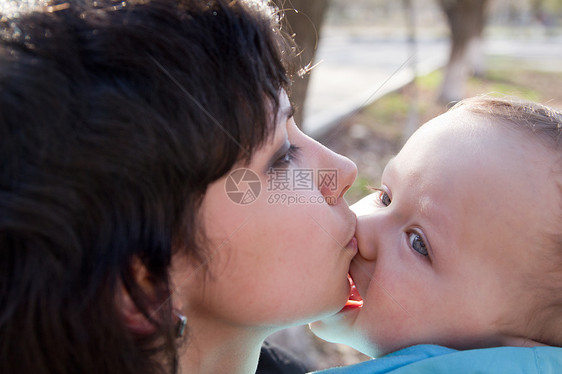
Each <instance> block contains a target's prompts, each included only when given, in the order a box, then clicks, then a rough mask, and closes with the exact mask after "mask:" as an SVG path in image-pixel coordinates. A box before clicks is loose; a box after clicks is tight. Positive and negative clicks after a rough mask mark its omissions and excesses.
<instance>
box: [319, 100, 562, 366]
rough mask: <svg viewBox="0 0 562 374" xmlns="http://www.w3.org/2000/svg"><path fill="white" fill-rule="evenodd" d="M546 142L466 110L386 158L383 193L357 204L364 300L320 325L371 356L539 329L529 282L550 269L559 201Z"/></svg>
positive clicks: (330, 336)
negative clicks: (532, 320) (532, 325)
mask: <svg viewBox="0 0 562 374" xmlns="http://www.w3.org/2000/svg"><path fill="white" fill-rule="evenodd" d="M548 152H549V151H547V150H544V149H543V148H542V146H541V145H540V144H537V143H536V141H535V140H527V139H525V137H524V135H521V134H520V133H519V132H515V131H513V130H511V129H508V128H506V127H505V126H503V125H500V124H493V123H490V122H489V121H488V120H487V119H485V118H483V117H481V116H476V115H474V114H472V113H469V112H467V111H466V110H464V109H457V110H454V111H452V112H449V113H446V114H444V115H442V116H440V117H437V118H436V119H434V120H432V121H430V122H429V123H427V124H425V125H424V126H422V127H421V128H420V129H419V130H418V131H417V132H416V133H415V134H414V135H413V136H412V137H411V138H410V140H409V141H408V142H407V144H406V145H405V146H404V148H403V149H402V150H401V151H400V153H399V154H398V155H397V156H396V157H395V158H394V159H393V160H391V161H390V162H389V163H388V165H387V166H386V169H385V170H384V173H383V176H382V183H381V187H380V188H381V191H380V192H376V193H374V194H371V195H370V196H368V197H366V198H365V199H363V200H361V201H360V202H359V203H357V204H356V205H355V206H354V207H352V208H355V210H356V213H357V214H358V216H359V218H358V228H357V233H356V235H357V239H358V244H359V253H358V255H357V256H356V258H355V259H354V261H353V263H352V264H351V268H350V274H351V276H352V277H353V278H354V280H355V283H356V285H357V288H358V291H359V293H360V294H361V296H362V297H363V300H364V305H363V307H362V308H361V309H348V310H344V311H342V312H340V313H338V314H336V315H334V316H333V317H330V318H328V319H326V320H323V321H320V322H316V323H314V324H313V325H312V330H313V331H314V332H315V333H316V334H317V335H319V336H320V337H322V338H324V339H326V340H330V341H335V342H341V343H345V344H348V345H350V346H352V347H354V348H356V349H358V350H360V351H362V352H364V353H366V354H369V355H371V356H378V355H381V354H386V353H388V352H391V351H394V350H397V349H400V348H403V347H406V346H409V345H413V344H421V343H434V344H441V345H445V346H449V347H453V348H459V349H462V348H472V347H483V346H493V345H506V344H517V342H518V341H519V340H518V339H519V338H524V337H529V336H531V335H530V332H528V331H526V330H525V329H526V327H525V326H526V324H525V322H526V321H527V319H528V318H529V315H530V314H531V313H532V307H533V306H536V301H535V299H534V298H533V291H534V289H533V287H532V286H529V280H534V281H536V280H537V278H539V277H540V276H541V274H542V273H543V267H544V266H545V264H544V257H545V256H543V255H542V254H538V253H537V252H538V251H543V253H544V249H541V248H544V247H545V245H547V244H546V243H547V237H546V235H545V234H544V233H545V232H552V231H553V230H554V227H553V226H552V225H553V224H554V223H555V222H556V221H555V219H554V217H557V214H558V213H557V210H558V209H559V206H560V203H561V202H560V198H559V191H558V188H557V186H556V184H555V183H554V182H553V177H552V169H553V167H554V166H556V165H555V164H554V161H553V159H554V158H553V157H549V153H548ZM549 225H550V226H549ZM541 261H543V262H541ZM519 342H520V341H519Z"/></svg>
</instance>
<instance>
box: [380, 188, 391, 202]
mask: <svg viewBox="0 0 562 374" xmlns="http://www.w3.org/2000/svg"><path fill="white" fill-rule="evenodd" d="M379 199H380V200H381V203H382V205H384V206H389V205H390V203H391V202H392V201H391V200H390V196H388V194H387V193H386V192H385V191H382V190H381V192H380V196H379Z"/></svg>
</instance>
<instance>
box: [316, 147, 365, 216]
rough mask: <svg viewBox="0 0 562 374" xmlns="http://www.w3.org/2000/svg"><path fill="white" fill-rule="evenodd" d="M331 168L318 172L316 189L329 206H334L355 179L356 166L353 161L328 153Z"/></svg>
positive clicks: (327, 163)
mask: <svg viewBox="0 0 562 374" xmlns="http://www.w3.org/2000/svg"><path fill="white" fill-rule="evenodd" d="M329 154H330V156H329V162H326V163H325V165H333V166H332V167H331V168H326V169H325V170H319V172H318V188H319V190H320V193H321V194H322V195H323V196H324V199H325V201H326V202H327V203H328V204H329V205H336V204H337V203H338V201H340V200H342V199H343V195H344V194H345V192H346V191H347V190H348V189H349V188H350V187H351V185H352V184H353V182H354V181H355V178H356V177H357V166H356V165H355V163H354V162H353V161H351V160H350V159H348V158H347V157H345V156H342V155H340V154H338V153H335V152H332V151H329Z"/></svg>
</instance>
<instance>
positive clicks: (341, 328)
mask: <svg viewBox="0 0 562 374" xmlns="http://www.w3.org/2000/svg"><path fill="white" fill-rule="evenodd" d="M358 312H359V310H357V309H347V310H346V308H344V309H342V310H341V311H340V312H338V313H336V314H334V315H331V316H329V317H326V318H324V319H322V320H320V321H316V322H313V323H311V324H309V327H310V330H311V331H312V332H313V333H314V334H315V335H316V336H318V337H319V338H321V339H324V340H326V341H328V342H331V343H341V344H346V345H349V346H351V347H353V348H355V345H356V344H355V343H356V341H357V340H362V339H361V337H360V336H359V334H357V333H356V332H355V329H354V326H353V323H354V321H355V318H356V317H357V314H358ZM355 349H357V348H355Z"/></svg>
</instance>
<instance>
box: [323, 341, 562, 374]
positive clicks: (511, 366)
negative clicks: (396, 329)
mask: <svg viewBox="0 0 562 374" xmlns="http://www.w3.org/2000/svg"><path fill="white" fill-rule="evenodd" d="M560 368H562V348H560V347H547V346H544V347H530V348H525V347H497V348H485V349H473V350H465V351H457V350H454V349H450V348H445V347H441V346H437V345H417V346H413V347H409V348H406V349H402V350H400V351H396V352H393V353H391V354H389V355H386V356H383V357H381V358H378V359H373V360H370V361H366V362H362V363H360V364H357V365H352V366H347V367H341V368H334V369H329V370H326V371H322V372H319V373H322V374H351V373H353V374H386V373H392V374H413V373H432V374H433V373H436V374H439V373H452V372H454V373H461V374H462V373H476V372H477V373H483V374H486V373H490V374H491V373H498V372H508V373H525V374H527V373H530V374H533V373H537V374H550V373H552V374H554V373H558V372H560Z"/></svg>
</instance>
